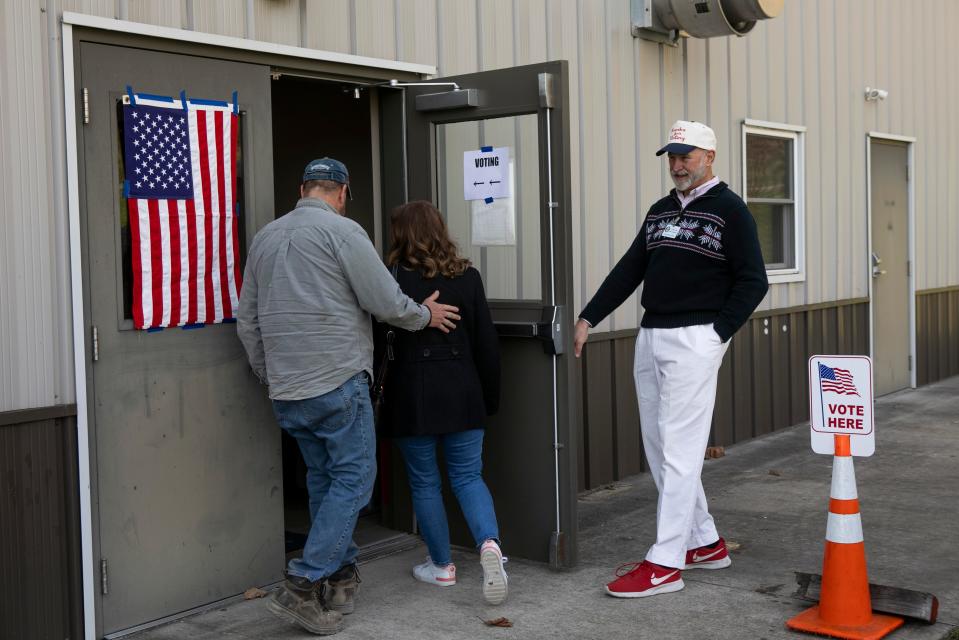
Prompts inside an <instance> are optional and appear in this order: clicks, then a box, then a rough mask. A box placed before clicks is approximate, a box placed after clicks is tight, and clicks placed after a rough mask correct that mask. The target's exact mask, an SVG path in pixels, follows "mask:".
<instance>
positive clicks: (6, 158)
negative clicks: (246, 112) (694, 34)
mask: <svg viewBox="0 0 959 640" xmlns="http://www.w3.org/2000/svg"><path fill="white" fill-rule="evenodd" d="M40 7H44V8H45V9H46V10H47V11H48V12H51V13H52V14H53V15H54V22H55V21H56V19H57V18H58V16H59V13H60V11H61V10H66V11H79V12H82V13H87V14H91V15H98V16H104V17H109V18H122V19H127V20H131V21H137V22H143V23H147V24H155V25H163V26H168V27H178V28H187V29H194V30H196V31H199V32H205V33H214V34H222V35H229V36H236V37H251V38H256V39H258V40H264V41H269V42H276V43H283V44H292V45H300V46H307V47H312V48H317V49H325V50H330V51H338V52H345V53H355V54H359V55H366V56H374V57H385V58H392V59H400V60H405V61H410V62H417V63H424V64H434V65H436V66H437V67H438V71H439V73H440V74H443V75H449V74H460V73H470V72H473V71H477V70H482V69H494V68H500V67H506V66H511V65H517V64H525V63H529V62H535V61H541V60H545V59H566V60H569V62H570V96H571V104H570V105H569V106H570V117H571V122H572V124H573V130H572V132H571V138H572V139H571V141H570V142H571V155H572V180H571V188H572V202H571V203H570V204H571V209H572V217H573V228H574V229H576V230H577V237H576V238H574V243H573V246H574V254H575V255H574V262H573V269H574V290H575V292H576V297H575V299H576V303H575V304H576V305H577V306H581V305H582V304H584V303H585V301H586V300H587V299H588V298H589V296H590V295H592V293H593V292H594V291H595V290H596V288H597V287H598V286H599V284H600V282H601V281H602V279H603V277H604V276H605V275H606V273H607V272H608V270H609V268H610V266H611V265H612V264H613V263H614V262H615V260H616V259H617V258H618V257H619V256H620V255H621V254H622V252H623V251H625V249H626V247H627V246H628V244H629V242H630V241H631V239H632V237H633V236H634V235H635V232H636V230H637V229H638V227H639V225H640V223H641V221H642V218H643V215H644V213H645V210H646V208H647V207H648V206H649V205H650V204H651V203H652V202H653V201H655V200H656V199H657V198H658V197H660V196H661V195H662V194H663V193H664V192H665V191H666V190H667V189H668V188H669V187H670V186H671V185H670V180H669V177H668V174H667V172H666V171H665V166H664V163H663V161H662V160H661V159H658V158H656V157H655V156H653V155H652V154H653V151H654V150H655V149H656V147H657V146H658V145H659V144H660V143H661V141H662V137H663V132H664V129H665V128H666V127H668V126H669V124H670V123H671V122H672V121H673V120H675V119H677V118H679V117H684V116H685V117H688V118H695V119H703V120H706V121H708V122H709V123H710V124H711V126H713V128H714V129H715V130H716V133H717V136H718V139H719V145H720V148H719V154H718V157H717V161H716V171H717V173H718V174H719V175H720V176H722V177H723V179H725V180H727V181H728V182H729V183H730V184H731V185H732V187H733V188H734V189H736V190H740V187H741V184H742V175H741V173H742V148H741V146H742V145H741V138H742V130H741V125H742V121H743V119H745V118H754V119H765V120H769V121H773V122H783V123H787V124H793V125H803V126H805V127H807V133H806V135H805V140H806V146H805V151H806V162H805V165H804V166H805V173H806V191H805V194H806V234H805V252H806V279H805V281H803V282H798V283H789V284H777V285H774V286H773V288H772V290H771V292H770V294H769V295H768V296H767V299H766V300H765V301H764V302H763V304H762V305H761V307H760V309H767V310H768V309H775V308H783V307H790V306H796V305H805V304H815V303H819V302H824V301H831V300H844V299H851V298H859V297H862V296H865V295H866V292H867V291H868V285H869V274H868V263H867V260H868V256H867V255H866V247H867V238H868V235H867V219H866V189H865V181H866V177H867V176H866V167H865V162H866V153H865V137H866V133H867V132H869V131H882V132H888V133H894V134H901V135H910V136H915V137H917V139H918V142H917V143H916V145H915V152H916V156H915V167H914V173H913V179H914V186H915V197H916V202H915V204H916V265H915V271H916V280H917V281H916V285H917V288H918V289H920V290H922V289H930V288H936V287H944V286H950V285H954V284H956V283H957V282H959V252H957V251H955V250H954V247H955V244H956V242H957V240H959V183H957V181H956V180H954V179H952V178H953V176H955V175H956V173H957V170H959V144H957V143H959V124H957V122H956V121H955V118H954V117H952V115H951V110H952V109H951V106H950V105H953V104H955V103H956V101H957V100H959V88H957V87H956V85H955V83H952V82H948V81H943V78H942V76H941V75H940V74H939V73H937V69H938V68H939V67H940V66H941V61H942V60H951V59H954V58H956V57H957V55H959V43H957V42H956V40H955V39H954V38H950V37H949V31H948V27H949V25H951V24H955V23H956V22H957V21H959V4H957V3H955V2H952V1H951V0H929V1H928V2H924V3H921V4H916V5H915V6H914V5H913V4H910V3H903V2H901V1H899V0H801V1H800V0H790V1H788V2H786V5H785V10H784V12H783V15H782V16H780V17H779V18H777V19H775V20H772V21H768V22H761V23H759V24H758V25H757V26H756V28H755V29H754V30H753V32H752V33H751V34H749V35H748V36H747V37H746V38H718V39H711V40H705V41H704V40H686V41H684V42H683V43H681V45H680V47H677V48H670V47H662V46H660V45H657V44H654V43H650V42H647V41H644V40H640V39H634V38H632V37H631V36H630V35H629V0H608V1H604V2H598V1H594V0H556V1H547V0H496V1H493V2H486V1H483V2H478V0H453V1H446V0H171V1H170V2H153V1H149V0H63V2H56V1H55V0H51V1H50V2H41V3H40V4H39V5H37V4H30V3H19V2H6V3H3V6H2V8H0V11H2V12H3V27H2V28H3V29H4V33H5V36H6V37H5V38H4V41H3V43H2V44H0V48H2V54H3V60H2V61H0V79H2V82H3V87H2V88H3V91H2V92H0V93H2V98H0V100H2V102H0V105H2V111H0V126H2V129H0V148H2V158H0V164H2V168H3V171H2V175H0V188H2V190H3V194H4V199H3V202H2V203H0V212H2V214H3V218H2V220H3V226H4V232H5V233H4V234H3V238H4V239H3V240H0V249H2V250H3V256H2V257H0V261H2V264H3V269H4V270H3V273H2V275H0V295H2V296H3V304H0V322H2V329H3V331H2V332H0V358H2V362H0V374H2V376H3V377H2V384H0V410H3V409H14V408H22V407H29V406H45V405H48V404H53V403H56V402H68V401H70V400H71V398H72V390H71V389H70V388H68V387H72V382H71V375H72V374H71V373H70V368H71V366H70V365H71V356H70V354H69V353H67V351H68V343H69V335H70V333H69V332H70V319H69V315H68V308H66V306H65V304H60V303H58V300H60V299H61V297H62V295H63V294H62V291H63V289H64V287H67V288H68V286H69V283H68V282H66V276H65V274H64V272H63V268H64V263H63V262H62V261H63V260H65V259H66V258H65V257H64V256H55V255H54V254H55V253H58V252H57V250H56V236H57V223H56V222H55V221H56V220H58V219H60V220H62V219H65V216H64V214H63V212H62V211H58V210H57V209H58V205H57V204H56V203H57V201H58V200H57V199H58V196H57V195H56V193H55V191H54V189H53V188H52V187H51V184H52V183H53V182H55V181H56V180H57V178H56V176H57V175H59V173H58V171H59V169H58V168H57V163H60V162H61V161H62V158H61V157H60V156H61V155H62V154H61V153H59V151H56V152H55V150H54V146H53V145H54V144H55V136H54V135H53V133H54V127H62V122H59V121H58V122H55V123H53V124H50V123H51V121H52V118H51V115H54V116H55V115H56V111H55V110H53V111H51V106H50V105H51V103H52V102H53V101H55V100H59V99H60V98H59V96H58V95H55V91H54V89H56V87H57V86H58V84H59V82H60V80H59V78H60V74H61V70H60V64H61V63H60V60H59V57H58V56H55V59H50V55H49V54H48V51H49V50H50V49H49V47H50V43H49V41H48V39H47V36H48V34H47V32H46V29H47V27H46V25H47V20H48V16H44V15H43V14H42V13H41V12H40V10H39V9H40ZM929 43H935V44H936V46H935V47H931V46H928V44H929ZM52 46H53V47H54V51H56V46H57V45H56V43H53V45H52ZM51 79H52V80H51ZM51 82H52V84H51ZM867 85H868V86H871V87H879V88H883V89H886V90H888V91H889V92H890V94H889V97H888V98H887V99H886V100H884V101H882V102H869V103H867V102H865V101H864V100H863V94H862V91H863V89H864V88H865V87H866V86H867ZM36 105H44V109H37V108H36ZM60 173H62V171H60ZM60 189H61V190H62V189H65V185H64V184H62V180H61V182H60ZM61 208H62V207H61ZM28 212H32V215H30V214H28ZM58 216H60V217H59V218H58ZM59 253H62V251H60V252H59ZM57 260H60V261H61V262H59V263H58V262H57ZM58 274H59V275H58ZM58 292H59V296H60V297H58ZM640 313H641V309H640V306H639V301H638V296H634V297H633V298H632V299H631V300H629V301H628V302H627V303H626V304H625V305H624V306H623V307H622V308H621V309H620V310H619V311H617V312H616V313H615V314H614V315H613V317H612V318H611V320H610V321H609V322H607V323H605V324H604V325H603V327H602V328H604V329H617V330H619V329H628V328H631V327H634V326H635V325H636V324H637V323H638V320H639V317H640Z"/></svg>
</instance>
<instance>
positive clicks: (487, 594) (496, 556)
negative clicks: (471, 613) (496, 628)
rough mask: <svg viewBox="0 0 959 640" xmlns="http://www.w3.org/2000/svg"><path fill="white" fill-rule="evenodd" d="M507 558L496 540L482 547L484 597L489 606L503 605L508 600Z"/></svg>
mask: <svg viewBox="0 0 959 640" xmlns="http://www.w3.org/2000/svg"><path fill="white" fill-rule="evenodd" d="M504 562H506V558H504V557H503V552H502V551H500V548H499V545H498V544H496V541H495V540H487V541H486V542H484V543H483V546H482V547H480V564H481V565H482V566H483V597H484V598H486V602H488V603H489V604H501V603H502V602H503V601H504V600H506V592H507V590H508V589H507V583H506V570H505V569H504V568H503V563H504Z"/></svg>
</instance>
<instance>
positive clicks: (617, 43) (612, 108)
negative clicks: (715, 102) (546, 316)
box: [603, 0, 642, 327]
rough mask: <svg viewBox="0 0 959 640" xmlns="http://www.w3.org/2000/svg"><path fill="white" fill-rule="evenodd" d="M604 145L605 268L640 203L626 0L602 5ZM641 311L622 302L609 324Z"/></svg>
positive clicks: (630, 322) (633, 227)
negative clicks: (606, 201) (605, 35)
mask: <svg viewBox="0 0 959 640" xmlns="http://www.w3.org/2000/svg"><path fill="white" fill-rule="evenodd" d="M606 22H607V24H608V28H607V33H608V38H607V40H606V60H607V67H606V78H605V80H606V88H605V90H604V91H603V95H604V96H606V121H607V123H608V124H607V127H606V146H607V157H608V159H609V160H608V162H609V165H608V166H609V172H608V176H607V185H608V186H607V188H608V190H609V206H610V212H611V213H610V223H609V227H608V233H609V268H612V266H613V265H614V264H615V263H616V261H617V260H618V259H619V258H620V256H622V255H623V254H624V253H626V250H627V249H628V248H629V245H631V244H632V242H633V239H634V238H635V237H636V232H637V230H638V226H637V224H636V217H635V216H634V215H631V214H632V213H633V212H634V211H635V210H636V209H637V208H639V207H641V206H642V205H641V204H639V203H637V202H636V189H635V187H634V185H635V184H636V174H637V167H636V161H637V158H636V129H635V127H636V120H635V114H636V105H635V103H634V102H633V101H634V99H635V90H634V88H633V82H634V78H635V72H634V71H633V58H632V55H631V53H632V50H633V36H632V35H631V34H630V30H629V0H615V1H611V2H609V3H607V5H606ZM638 324H639V313H638V309H637V306H636V305H635V304H629V303H626V304H623V305H622V306H621V307H620V308H619V309H618V310H617V311H616V313H615V315H614V318H613V322H612V326H615V327H635V326H637V325H638Z"/></svg>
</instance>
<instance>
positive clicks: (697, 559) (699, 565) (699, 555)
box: [685, 538, 733, 569]
mask: <svg viewBox="0 0 959 640" xmlns="http://www.w3.org/2000/svg"><path fill="white" fill-rule="evenodd" d="M732 563H733V561H732V560H730V559H729V551H727V549H726V541H725V540H723V539H722V538H720V539H719V544H717V545H716V546H715V547H699V548H698V549H690V550H689V551H687V552H686V567H685V568H686V569H725V568H726V567H728V566H729V565H731V564H732Z"/></svg>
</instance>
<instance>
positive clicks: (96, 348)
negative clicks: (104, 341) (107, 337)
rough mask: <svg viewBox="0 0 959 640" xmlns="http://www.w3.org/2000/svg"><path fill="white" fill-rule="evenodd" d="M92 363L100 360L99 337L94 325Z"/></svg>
mask: <svg viewBox="0 0 959 640" xmlns="http://www.w3.org/2000/svg"><path fill="white" fill-rule="evenodd" d="M92 333H93V361H94V362H96V361H97V360H99V359H100V336H99V334H98V332H97V327H96V325H94V326H93V331H92Z"/></svg>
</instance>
